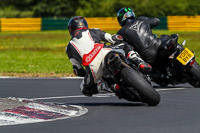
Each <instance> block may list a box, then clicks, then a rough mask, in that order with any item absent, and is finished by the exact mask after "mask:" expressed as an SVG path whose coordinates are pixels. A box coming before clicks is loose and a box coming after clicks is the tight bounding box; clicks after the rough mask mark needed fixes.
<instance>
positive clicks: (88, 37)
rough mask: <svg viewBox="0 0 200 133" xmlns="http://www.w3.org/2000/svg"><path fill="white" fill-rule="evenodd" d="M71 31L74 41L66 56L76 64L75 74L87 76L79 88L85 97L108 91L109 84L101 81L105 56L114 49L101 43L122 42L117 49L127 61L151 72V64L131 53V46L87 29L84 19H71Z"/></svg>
mask: <svg viewBox="0 0 200 133" xmlns="http://www.w3.org/2000/svg"><path fill="white" fill-rule="evenodd" d="M68 29H69V33H70V35H71V40H70V42H69V43H68V45H67V47H66V53H67V55H68V58H69V60H70V61H71V63H72V65H73V71H74V74H75V75H77V76H81V77H84V80H83V81H82V83H81V85H80V89H81V91H82V93H83V94H84V95H86V96H92V94H96V93H99V92H101V91H102V90H104V89H106V85H105V84H104V83H102V82H101V81H100V80H101V78H102V75H103V67H104V57H105V56H106V55H107V54H108V53H109V52H111V51H112V50H113V48H112V47H111V46H106V45H105V44H103V43H102V42H101V41H106V42H110V43H112V44H114V43H117V44H119V43H120V45H118V46H116V47H119V48H118V50H121V51H123V52H124V53H125V56H127V58H129V59H130V60H131V61H133V62H134V63H135V64H136V65H137V66H138V67H140V68H141V69H143V70H149V69H150V67H149V66H148V64H147V63H145V62H144V61H143V60H142V59H141V58H140V57H138V54H137V52H135V51H132V49H131V47H130V46H129V45H127V44H126V43H123V38H122V37H121V36H119V35H113V36H112V35H110V34H109V33H106V32H104V31H101V30H99V29H88V24H87V21H86V20H85V19H84V18H83V17H81V16H76V17H73V18H71V19H70V21H69V23H68ZM122 49H123V50H122ZM84 67H85V69H84Z"/></svg>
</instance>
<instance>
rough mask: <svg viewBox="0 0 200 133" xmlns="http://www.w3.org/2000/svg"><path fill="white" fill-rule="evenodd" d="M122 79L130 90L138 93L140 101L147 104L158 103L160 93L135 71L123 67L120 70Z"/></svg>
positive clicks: (153, 104)
mask: <svg viewBox="0 0 200 133" xmlns="http://www.w3.org/2000/svg"><path fill="white" fill-rule="evenodd" d="M121 78H122V80H123V81H124V82H125V83H126V84H128V85H129V86H130V87H129V88H131V89H134V90H130V91H132V92H134V91H135V90H136V91H137V92H138V93H139V95H140V97H141V99H142V102H144V103H147V104H148V105H149V106H156V105H158V104H159V103H160V94H159V93H158V92H157V91H156V90H155V89H154V88H153V87H152V86H151V85H150V84H149V83H148V82H147V81H146V80H145V79H144V78H143V77H142V76H141V75H140V74H139V72H137V71H136V70H134V69H132V68H124V69H122V71H121Z"/></svg>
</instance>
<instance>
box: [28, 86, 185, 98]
mask: <svg viewBox="0 0 200 133" xmlns="http://www.w3.org/2000/svg"><path fill="white" fill-rule="evenodd" d="M185 89H189V88H166V89H156V90H157V91H158V92H159V91H174V90H185ZM113 96H115V94H114V93H107V94H97V95H93V96H92V97H100V98H102V97H103V98H105V97H113ZM84 97H87V96H84V95H75V96H58V97H42V98H32V100H49V99H66V98H84Z"/></svg>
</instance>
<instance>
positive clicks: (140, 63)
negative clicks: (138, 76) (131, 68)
mask: <svg viewBox="0 0 200 133" xmlns="http://www.w3.org/2000/svg"><path fill="white" fill-rule="evenodd" d="M127 58H128V59H129V60H130V61H131V63H133V64H134V65H136V66H137V67H138V68H139V69H140V71H141V72H143V73H145V74H148V73H150V72H151V69H152V67H151V66H150V65H149V64H148V63H146V62H145V61H144V60H142V59H141V58H140V56H139V54H138V53H137V52H135V51H130V52H129V53H128V56H127Z"/></svg>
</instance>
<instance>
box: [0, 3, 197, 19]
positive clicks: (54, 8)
mask: <svg viewBox="0 0 200 133" xmlns="http://www.w3.org/2000/svg"><path fill="white" fill-rule="evenodd" d="M122 7H130V8H132V9H133V11H134V12H135V14H136V16H141V15H142V16H149V17H158V16H174V15H188V16H194V15H199V14H200V4H199V0H176V1H175V0H1V1H0V17H1V18H4V17H7V18H10V17H17V18H20V17H43V18H48V17H51V18H62V17H72V16H84V17H116V14H117V11H118V10H119V9H121V8H122Z"/></svg>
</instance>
